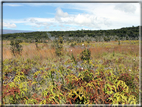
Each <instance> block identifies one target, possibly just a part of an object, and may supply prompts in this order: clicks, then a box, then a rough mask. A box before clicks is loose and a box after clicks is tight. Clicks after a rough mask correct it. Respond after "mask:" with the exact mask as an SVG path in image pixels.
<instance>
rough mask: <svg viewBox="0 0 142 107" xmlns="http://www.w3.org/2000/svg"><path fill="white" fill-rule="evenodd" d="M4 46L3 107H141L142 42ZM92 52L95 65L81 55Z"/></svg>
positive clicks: (91, 59) (91, 60)
mask: <svg viewBox="0 0 142 107" xmlns="http://www.w3.org/2000/svg"><path fill="white" fill-rule="evenodd" d="M20 44H21V45H22V46H23V50H22V53H21V55H18V56H13V54H12V52H11V51H10V47H11V46H10V41H6V40H5V41H3V104H139V41H138V40H126V41H120V43H119V42H118V41H110V42H90V43H87V42H83V43H76V45H75V46H71V45H70V44H68V43H63V50H62V55H61V56H57V55H56V48H54V47H52V42H48V43H39V44H38V47H39V48H38V49H37V48H36V45H35V43H20ZM85 49H88V50H90V52H91V55H90V57H89V58H90V59H89V60H82V59H81V53H82V52H83V51H84V50H85Z"/></svg>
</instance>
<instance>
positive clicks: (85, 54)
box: [80, 49, 91, 61]
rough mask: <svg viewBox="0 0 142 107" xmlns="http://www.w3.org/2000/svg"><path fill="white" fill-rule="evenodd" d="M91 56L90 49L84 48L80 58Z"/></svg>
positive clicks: (87, 58) (84, 58) (85, 58)
mask: <svg viewBox="0 0 142 107" xmlns="http://www.w3.org/2000/svg"><path fill="white" fill-rule="evenodd" d="M90 57H91V51H90V50H89V49H85V50H84V51H82V52H81V56H80V58H81V60H88V61H89V60H90Z"/></svg>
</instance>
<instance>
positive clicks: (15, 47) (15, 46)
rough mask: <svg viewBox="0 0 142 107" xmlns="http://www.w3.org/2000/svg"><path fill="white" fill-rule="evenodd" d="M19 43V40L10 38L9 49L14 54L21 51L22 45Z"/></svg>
mask: <svg viewBox="0 0 142 107" xmlns="http://www.w3.org/2000/svg"><path fill="white" fill-rule="evenodd" d="M20 43H21V41H20V40H15V41H14V40H12V41H11V42H10V45H11V47H10V50H11V52H12V54H13V55H14V56H15V55H17V54H21V52H22V45H20Z"/></svg>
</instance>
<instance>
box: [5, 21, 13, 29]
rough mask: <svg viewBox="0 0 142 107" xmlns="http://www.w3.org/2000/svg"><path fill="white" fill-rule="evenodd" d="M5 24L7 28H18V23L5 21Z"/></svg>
mask: <svg viewBox="0 0 142 107" xmlns="http://www.w3.org/2000/svg"><path fill="white" fill-rule="evenodd" d="M3 26H4V27H7V28H16V24H14V23H5V22H3Z"/></svg>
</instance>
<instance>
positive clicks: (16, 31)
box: [0, 29, 35, 34]
mask: <svg viewBox="0 0 142 107" xmlns="http://www.w3.org/2000/svg"><path fill="white" fill-rule="evenodd" d="M0 32H1V31H0ZM26 32H35V31H28V30H11V29H3V34H12V33H26Z"/></svg>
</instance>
